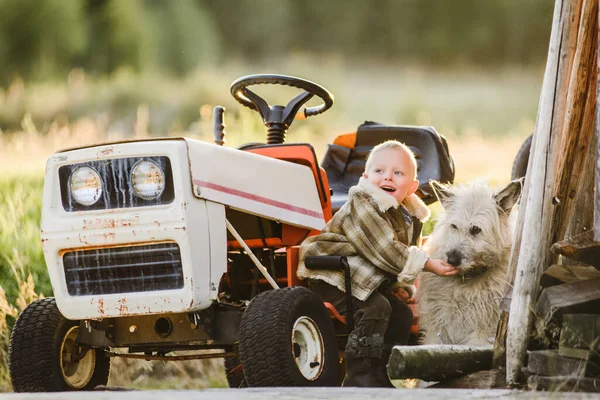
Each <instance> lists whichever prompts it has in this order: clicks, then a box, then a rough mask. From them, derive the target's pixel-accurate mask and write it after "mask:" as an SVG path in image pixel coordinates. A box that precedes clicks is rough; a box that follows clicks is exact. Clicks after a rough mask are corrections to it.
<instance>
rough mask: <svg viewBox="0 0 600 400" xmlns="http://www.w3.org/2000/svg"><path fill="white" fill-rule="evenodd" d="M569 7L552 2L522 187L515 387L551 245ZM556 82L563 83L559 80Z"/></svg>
mask: <svg viewBox="0 0 600 400" xmlns="http://www.w3.org/2000/svg"><path fill="white" fill-rule="evenodd" d="M569 4H572V3H571V2H569V1H563V0H556V2H555V8H554V17H553V22H552V31H551V35H550V46H549V49H548V60H547V63H546V71H545V73H544V82H543V84H542V93H541V96H540V105H539V110H538V117H537V121H536V127H535V131H534V141H533V147H532V153H531V155H530V160H529V165H528V169H527V178H526V183H525V185H526V188H525V189H526V191H527V202H526V206H525V209H524V210H523V209H522V208H521V210H520V212H524V213H525V215H524V216H523V218H524V219H523V225H522V226H523V229H522V234H521V235H522V236H521V242H520V248H519V252H518V261H517V269H516V276H515V281H514V289H513V296H512V301H511V307H510V317H509V319H508V326H507V340H506V380H507V383H509V384H517V383H518V381H519V374H520V371H521V367H522V366H523V359H524V357H525V351H526V349H527V345H528V343H529V331H530V328H531V325H532V320H533V318H532V315H531V309H532V305H533V301H534V299H535V298H536V297H537V294H538V282H539V278H540V276H541V274H542V272H543V269H544V267H545V266H546V254H545V252H547V249H548V248H549V247H550V244H551V243H550V226H549V224H548V223H549V221H548V220H549V218H545V217H546V216H548V215H551V214H550V210H551V206H552V203H551V197H552V196H551V193H552V182H553V178H554V169H553V167H549V166H551V165H552V162H553V157H554V156H555V154H554V152H553V151H552V149H553V146H554V147H555V146H556V141H555V142H554V143H552V141H551V131H552V129H553V124H555V123H556V121H555V120H554V109H555V97H556V90H557V87H556V84H557V74H558V72H559V69H558V68H559V52H560V48H561V43H562V35H561V34H560V33H561V31H562V29H561V28H562V27H565V25H569V28H570V26H571V25H574V24H575V22H574V20H573V19H569V17H570V14H569V11H568V10H569V7H568V5H569ZM565 28H567V27H565ZM567 29H568V28H567ZM566 72H567V71H566ZM566 72H565V74H566ZM568 72H570V71H568ZM561 76H563V75H561ZM560 79H562V78H559V79H558V80H560ZM558 97H559V98H560V96H558ZM515 255H516V254H515Z"/></svg>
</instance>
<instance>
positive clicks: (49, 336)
mask: <svg viewBox="0 0 600 400" xmlns="http://www.w3.org/2000/svg"><path fill="white" fill-rule="evenodd" d="M78 329H79V321H71V320H68V319H66V318H65V317H64V316H63V315H62V314H61V313H60V311H58V307H57V306H56V301H55V300H54V298H46V299H39V300H36V301H34V302H33V303H31V304H30V305H29V306H27V308H25V310H23V312H22V313H21V315H19V318H17V321H16V322H15V326H14V328H13V330H12V334H11V336H10V347H9V353H8V368H9V372H10V379H11V381H12V385H13V390H14V391H15V392H57V391H71V390H90V389H93V388H94V387H96V386H98V385H106V383H107V382H108V374H109V371H110V358H109V357H107V356H106V354H105V353H104V350H103V349H89V350H88V351H87V353H86V354H85V355H84V356H83V357H81V358H80V359H79V360H76V361H73V360H70V359H68V357H72V356H76V351H77V350H81V348H80V347H79V346H77V345H76V344H75V341H74V339H75V338H76V337H77V330H78Z"/></svg>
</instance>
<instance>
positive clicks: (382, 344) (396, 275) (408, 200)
mask: <svg viewBox="0 0 600 400" xmlns="http://www.w3.org/2000/svg"><path fill="white" fill-rule="evenodd" d="M418 186H419V182H418V181H417V179H416V161H415V157H414V155H413V153H412V152H411V151H410V149H409V148H408V147H406V146H405V145H404V144H402V143H400V142H398V141H396V140H389V141H387V142H384V143H381V144H379V145H377V146H375V147H374V148H373V150H372V151H371V153H370V154H369V156H368V158H367V163H366V166H365V172H364V173H363V176H362V177H361V178H360V180H359V182H358V185H356V186H353V187H352V188H350V192H349V196H348V202H347V203H346V204H345V205H344V206H343V207H342V208H341V209H340V210H339V211H338V212H337V213H336V214H335V215H334V217H333V219H332V220H331V221H329V223H328V224H327V226H326V227H325V228H324V229H323V231H322V233H321V234H319V235H317V236H313V237H310V238H308V239H306V240H305V241H304V243H303V244H302V246H301V248H300V264H299V266H298V277H299V278H301V279H307V280H308V287H309V288H310V289H311V290H313V291H314V292H315V293H316V294H317V295H318V296H319V297H321V299H323V301H327V302H330V303H332V304H333V305H334V306H335V307H336V308H337V309H338V310H340V311H341V312H342V313H345V311H346V310H345V294H344V277H343V273H342V272H340V271H324V270H308V269H307V268H306V267H305V266H304V261H303V260H304V258H305V257H306V256H318V255H338V256H346V257H347V259H348V263H349V265H350V273H351V277H352V296H353V309H354V321H355V327H354V330H353V331H352V332H351V333H350V335H349V336H348V343H347V344H346V377H345V378H344V383H343V386H362V387H394V386H393V385H392V383H391V382H390V380H389V378H388V376H387V372H386V369H385V365H386V364H387V360H388V359H389V355H390V353H391V348H392V346H393V345H394V344H406V343H407V341H408V337H409V335H410V327H411V324H412V312H411V310H410V308H409V307H408V306H407V305H406V304H404V302H402V301H401V300H399V299H398V298H397V297H395V296H394V295H392V291H393V290H396V289H398V288H402V289H404V290H406V291H407V292H405V293H403V294H402V295H400V297H402V298H403V299H407V298H408V297H410V296H412V294H413V290H412V288H413V286H412V283H413V282H414V280H415V278H416V277H417V275H418V274H419V272H421V271H428V272H432V273H434V274H436V275H439V276H452V275H455V274H456V273H457V272H458V270H457V269H455V268H454V267H452V266H451V265H449V264H447V263H445V262H444V261H442V260H432V259H429V258H428V257H427V254H426V253H425V252H424V251H422V250H421V249H419V248H418V247H417V245H418V244H419V242H420V235H421V228H422V223H423V222H424V221H425V220H426V219H427V218H428V217H429V214H430V212H429V209H428V208H427V206H425V204H424V203H423V202H422V201H421V200H420V199H419V198H418V197H417V196H416V195H415V194H414V192H415V191H416V190H417V188H418ZM390 320H391V321H392V323H390Z"/></svg>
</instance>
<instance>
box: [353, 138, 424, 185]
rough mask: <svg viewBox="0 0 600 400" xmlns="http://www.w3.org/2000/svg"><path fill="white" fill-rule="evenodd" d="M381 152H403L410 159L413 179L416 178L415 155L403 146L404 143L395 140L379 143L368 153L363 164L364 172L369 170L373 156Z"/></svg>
mask: <svg viewBox="0 0 600 400" xmlns="http://www.w3.org/2000/svg"><path fill="white" fill-rule="evenodd" d="M382 150H400V151H404V152H405V153H406V154H407V155H408V157H409V158H410V161H411V162H412V164H413V166H414V170H415V179H416V178H417V159H416V158H415V154H414V153H413V152H412V150H411V149H410V148H409V147H408V146H407V145H405V144H404V143H402V142H399V141H397V140H395V139H392V140H386V141H385V142H383V143H379V144H378V145H377V146H375V147H373V148H372V149H371V151H370V152H369V155H367V163H366V164H365V171H368V170H369V167H370V166H371V160H372V159H373V155H374V154H376V153H378V152H380V151H382Z"/></svg>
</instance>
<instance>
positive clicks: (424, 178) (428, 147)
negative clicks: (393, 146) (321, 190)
mask: <svg viewBox="0 0 600 400" xmlns="http://www.w3.org/2000/svg"><path fill="white" fill-rule="evenodd" d="M391 139H395V140H398V141H400V142H402V143H404V144H406V145H407V146H408V147H409V148H410V149H411V150H412V151H413V153H414V154H415V158H416V159H417V179H418V180H419V189H418V195H419V197H421V198H422V199H423V201H424V202H425V204H431V203H433V202H435V201H436V197H435V195H434V193H433V189H432V188H431V186H430V185H429V180H431V179H433V180H436V181H439V182H442V183H452V182H453V181H454V162H453V161H452V157H451V156H450V152H449V151H448V144H447V143H446V139H445V138H444V137H443V136H442V135H440V134H439V133H438V132H437V131H436V130H435V128H433V127H430V126H427V127H424V126H403V125H396V126H390V125H382V124H378V123H375V122H370V121H369V122H365V123H364V124H362V125H361V126H359V127H358V130H357V131H356V143H355V146H354V148H353V149H350V148H347V147H343V146H338V145H335V144H330V145H328V147H327V152H326V153H325V157H324V158H323V163H322V166H323V169H325V172H326V173H327V178H328V180H329V186H330V187H331V189H332V191H333V194H332V196H331V203H332V207H333V212H334V213H335V212H336V211H337V210H339V208H340V207H341V206H342V205H344V204H345V203H346V201H348V190H349V189H350V187H351V186H354V185H356V184H357V183H358V180H359V178H360V176H361V175H362V173H363V172H364V170H365V163H366V157H367V155H368V154H369V152H370V151H371V149H373V147H375V146H376V145H378V144H379V143H382V142H385V141H386V140H391Z"/></svg>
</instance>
